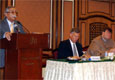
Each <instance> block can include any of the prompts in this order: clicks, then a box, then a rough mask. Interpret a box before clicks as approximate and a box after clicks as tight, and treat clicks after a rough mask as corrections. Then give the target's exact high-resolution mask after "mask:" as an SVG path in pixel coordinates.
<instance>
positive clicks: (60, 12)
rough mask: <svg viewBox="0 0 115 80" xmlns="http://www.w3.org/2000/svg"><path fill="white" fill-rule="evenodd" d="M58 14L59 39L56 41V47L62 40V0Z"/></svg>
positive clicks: (59, 3)
mask: <svg viewBox="0 0 115 80" xmlns="http://www.w3.org/2000/svg"><path fill="white" fill-rule="evenodd" d="M57 13H58V15H57V28H56V30H57V33H56V34H57V41H56V48H57V47H58V45H59V43H60V41H61V27H62V0H59V1H58V12H57Z"/></svg>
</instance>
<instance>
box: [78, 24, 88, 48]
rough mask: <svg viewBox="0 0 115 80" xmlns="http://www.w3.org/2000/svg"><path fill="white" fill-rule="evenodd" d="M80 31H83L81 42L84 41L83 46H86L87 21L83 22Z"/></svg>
mask: <svg viewBox="0 0 115 80" xmlns="http://www.w3.org/2000/svg"><path fill="white" fill-rule="evenodd" d="M80 32H81V36H80V37H81V43H82V47H85V46H86V37H87V35H86V22H81V29H80Z"/></svg>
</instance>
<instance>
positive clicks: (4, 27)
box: [0, 18, 25, 68]
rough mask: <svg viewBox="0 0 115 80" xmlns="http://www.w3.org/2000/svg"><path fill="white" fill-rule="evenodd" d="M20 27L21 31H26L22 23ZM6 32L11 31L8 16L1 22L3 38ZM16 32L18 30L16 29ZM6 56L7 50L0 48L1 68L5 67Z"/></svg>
mask: <svg viewBox="0 0 115 80" xmlns="http://www.w3.org/2000/svg"><path fill="white" fill-rule="evenodd" d="M17 24H18V23H17ZM18 29H19V30H20V33H25V32H24V30H23V28H22V25H21V24H18ZM5 32H10V29H9V25H8V22H7V20H6V18H5V19H4V20H2V21H1V22H0V39H2V38H3V35H4V33H5ZM14 32H16V30H15V29H14ZM4 58H5V50H4V49H0V68H2V67H4V65H5V61H4V60H5V59H4Z"/></svg>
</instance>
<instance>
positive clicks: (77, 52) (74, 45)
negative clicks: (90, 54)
mask: <svg viewBox="0 0 115 80" xmlns="http://www.w3.org/2000/svg"><path fill="white" fill-rule="evenodd" d="M79 36H80V31H79V29H77V28H73V29H72V30H71V31H70V35H69V39H67V40H64V41H61V42H60V44H59V48H58V59H66V58H68V57H70V56H71V57H72V58H76V59H79V57H80V56H82V55H83V52H82V45H81V44H80V43H79V42H78V39H79ZM73 56H74V57H73Z"/></svg>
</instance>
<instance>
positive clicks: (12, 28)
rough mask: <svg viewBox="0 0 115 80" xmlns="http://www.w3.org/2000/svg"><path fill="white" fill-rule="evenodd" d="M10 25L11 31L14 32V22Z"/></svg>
mask: <svg viewBox="0 0 115 80" xmlns="http://www.w3.org/2000/svg"><path fill="white" fill-rule="evenodd" d="M10 27H11V30H10V32H11V33H13V32H14V27H13V23H11V25H10Z"/></svg>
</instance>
